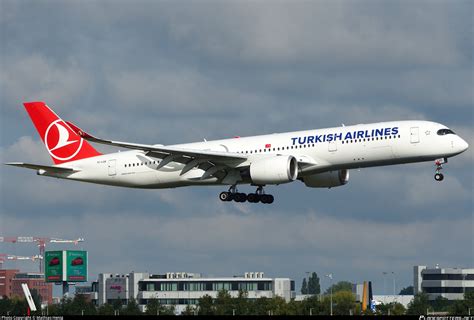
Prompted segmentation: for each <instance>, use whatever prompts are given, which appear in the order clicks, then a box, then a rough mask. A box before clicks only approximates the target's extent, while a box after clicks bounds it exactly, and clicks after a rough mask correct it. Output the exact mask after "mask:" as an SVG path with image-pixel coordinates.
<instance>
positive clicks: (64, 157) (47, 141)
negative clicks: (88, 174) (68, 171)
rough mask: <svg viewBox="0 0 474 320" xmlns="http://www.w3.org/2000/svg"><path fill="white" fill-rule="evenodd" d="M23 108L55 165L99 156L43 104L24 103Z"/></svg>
mask: <svg viewBox="0 0 474 320" xmlns="http://www.w3.org/2000/svg"><path fill="white" fill-rule="evenodd" d="M24 106H25V108H26V111H27V112H28V114H29V115H30V118H31V120H32V121H33V124H34V125H35V127H36V130H38V133H39V135H40V137H41V140H43V142H44V145H45V146H46V149H47V150H48V152H49V154H50V155H51V158H53V161H54V163H55V164H61V163H64V162H69V161H74V160H80V159H84V158H90V157H95V156H99V155H101V153H99V152H98V151H97V150H95V149H94V148H93V147H92V146H91V145H90V144H89V143H88V142H87V141H85V140H84V139H82V138H81V137H80V136H79V135H77V134H76V133H75V132H74V131H73V130H71V128H70V127H69V125H68V124H67V123H66V122H64V121H63V120H62V119H61V118H60V117H58V116H57V115H56V113H54V111H53V110H51V109H50V108H49V107H48V106H47V105H46V104H45V103H44V102H25V103H24Z"/></svg>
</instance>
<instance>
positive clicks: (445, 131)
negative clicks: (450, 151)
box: [437, 129, 455, 136]
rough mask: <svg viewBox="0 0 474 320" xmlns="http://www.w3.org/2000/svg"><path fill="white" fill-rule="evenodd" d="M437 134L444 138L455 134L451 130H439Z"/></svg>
mask: <svg viewBox="0 0 474 320" xmlns="http://www.w3.org/2000/svg"><path fill="white" fill-rule="evenodd" d="M437 133H438V135H439V136H444V135H446V134H455V133H454V131H453V130H451V129H439V130H438V132H437Z"/></svg>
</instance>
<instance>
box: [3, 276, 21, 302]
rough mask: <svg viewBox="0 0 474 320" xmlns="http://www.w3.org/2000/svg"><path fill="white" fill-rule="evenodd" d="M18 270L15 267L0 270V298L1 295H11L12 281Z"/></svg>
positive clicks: (8, 296)
mask: <svg viewBox="0 0 474 320" xmlns="http://www.w3.org/2000/svg"><path fill="white" fill-rule="evenodd" d="M18 272H20V270H16V269H8V270H6V269H1V270H0V299H2V298H3V297H7V298H10V297H11V295H12V286H13V284H12V281H13V278H15V275H16V274H17V273H18Z"/></svg>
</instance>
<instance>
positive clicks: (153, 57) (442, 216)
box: [0, 0, 474, 293]
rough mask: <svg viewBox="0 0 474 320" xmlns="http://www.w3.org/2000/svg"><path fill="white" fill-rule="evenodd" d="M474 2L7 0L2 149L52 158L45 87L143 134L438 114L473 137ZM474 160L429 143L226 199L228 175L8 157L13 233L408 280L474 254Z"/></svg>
mask: <svg viewBox="0 0 474 320" xmlns="http://www.w3.org/2000/svg"><path fill="white" fill-rule="evenodd" d="M472 14H473V2H472V1H449V2H448V1H383V2H380V1H367V0H364V1H296V2H286V1H282V2H280V1H229V2H225V3H223V2H220V1H215V2H213V1H181V2H174V1H162V2H158V1H100V2H99V1H87V2H84V1H41V2H39V1H21V2H19V1H13V0H12V1H10V0H1V1H0V32H1V35H0V37H1V41H0V50H1V70H0V105H1V114H0V119H1V123H0V139H1V140H0V160H1V162H2V163H3V162H7V161H24V162H34V163H44V164H50V163H51V159H50V158H49V156H48V154H47V152H46V150H45V149H44V147H43V145H42V143H41V142H40V139H39V137H38V135H37V133H36V131H35V129H34V127H33V125H32V123H31V122H30V120H29V118H28V116H27V114H26V112H25V110H24V108H23V107H22V102H23V101H31V100H43V101H46V102H47V103H48V104H49V105H50V106H52V107H53V108H54V109H55V111H57V113H59V114H60V115H61V116H62V117H63V118H64V119H66V120H71V121H73V122H75V123H77V124H79V125H80V126H81V127H83V128H85V129H87V130H89V131H92V132H94V133H96V134H97V135H98V136H103V137H107V138H111V139H115V140H125V141H131V142H140V143H150V144H151V143H163V144H174V143H184V142H192V141H199V140H202V139H203V138H206V139H208V140H210V139H219V138H226V137H233V136H236V135H239V136H248V135H254V134H263V133H272V132H285V131H293V130H303V129H312V128H323V127H330V126H338V125H340V124H341V123H345V124H346V125H347V124H356V123H360V122H371V121H384V120H397V119H400V120H404V119H426V120H432V121H436V122H441V123H443V124H446V125H447V126H449V127H450V128H452V129H453V130H454V131H455V132H457V133H459V134H460V135H461V136H462V137H463V138H464V139H466V140H467V141H468V142H469V144H470V145H471V146H473V145H474V130H473V109H474V108H473V87H474V82H473V42H472V30H473V22H472ZM97 148H98V149H99V150H101V151H110V150H111V149H104V147H101V146H97ZM473 164H474V163H473V152H472V147H471V149H470V150H468V151H467V152H465V153H463V154H462V155H460V156H457V157H455V158H453V159H451V160H450V162H449V164H448V165H447V166H446V169H445V171H444V173H445V176H446V178H445V180H444V181H443V183H437V182H435V181H434V179H433V174H434V165H433V164H432V163H430V162H427V163H420V164H411V165H400V166H392V167H382V168H371V169H363V170H360V171H357V170H353V171H351V179H350V182H349V184H348V185H346V186H344V187H341V188H334V189H331V190H327V189H310V188H305V187H304V185H303V184H302V183H300V182H295V183H293V184H289V185H283V186H280V187H278V188H277V187H269V188H268V191H270V192H271V193H273V194H274V195H275V198H276V202H275V203H274V204H273V205H271V206H268V205H261V204H260V205H255V204H249V203H244V204H239V203H222V202H220V201H219V200H218V198H217V195H218V193H219V192H220V191H222V190H223V189H224V188H221V187H207V188H181V189H174V190H128V189H121V188H113V187H106V186H96V185H91V184H83V183H77V182H69V181H64V180H56V179H50V178H45V177H38V176H36V175H35V172H34V171H30V170H22V169H19V168H12V167H6V166H0V177H1V197H0V234H1V235H5V236H17V235H18V236H21V235H23V236H28V235H31V236H50V237H64V238H76V237H84V238H85V239H86V242H84V243H83V245H82V248H84V249H86V250H89V254H90V276H91V279H95V278H96V275H97V274H98V273H100V272H114V273H126V272H130V271H132V270H134V271H148V272H154V273H158V272H169V271H187V272H201V273H203V274H208V275H221V276H226V275H234V274H242V273H244V272H246V271H264V272H265V273H266V275H268V276H273V277H286V276H289V277H292V278H293V279H295V280H296V282H297V286H298V287H299V286H300V283H301V280H302V278H303V277H304V276H305V272H307V271H316V272H317V273H318V274H320V275H321V276H322V275H324V274H327V273H333V274H334V279H335V281H339V280H348V281H353V282H360V281H363V280H372V281H373V284H374V288H375V291H376V293H383V289H384V279H383V276H382V272H394V273H395V275H396V277H395V278H396V286H397V291H398V289H399V288H400V287H404V286H408V285H411V284H412V278H413V266H414V265H418V264H422V265H429V266H434V265H435V264H436V263H439V264H440V265H441V266H452V267H474V236H473V230H474V217H473V170H472V167H473ZM241 190H242V191H245V192H250V191H252V190H253V189H252V188H250V187H243V188H241ZM61 248H65V247H61V246H54V245H51V246H50V247H49V249H61ZM79 248H81V246H79ZM0 252H4V253H9V254H23V255H33V254H36V253H37V249H36V248H35V247H34V246H33V245H27V244H16V245H12V244H3V245H1V246H0ZM7 266H9V267H17V268H21V269H24V270H30V271H33V270H36V269H37V267H36V266H35V265H33V264H31V263H30V264H29V263H27V262H26V263H12V262H10V263H8V264H7ZM386 283H387V284H386V286H387V292H390V293H391V292H392V289H391V288H392V287H391V285H392V276H390V277H388V278H387V279H386ZM389 284H390V285H389ZM327 286H328V281H327V280H326V279H322V287H323V288H325V287H327ZM388 288H390V290H388Z"/></svg>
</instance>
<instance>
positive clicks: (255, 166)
mask: <svg viewBox="0 0 474 320" xmlns="http://www.w3.org/2000/svg"><path fill="white" fill-rule="evenodd" d="M297 177H298V161H297V160H296V158H295V157H293V156H275V157H271V158H265V159H260V160H257V161H255V162H252V163H251V164H250V178H251V179H252V182H253V183H254V184H258V185H265V184H281V183H287V182H292V181H295V180H296V178H297Z"/></svg>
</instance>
